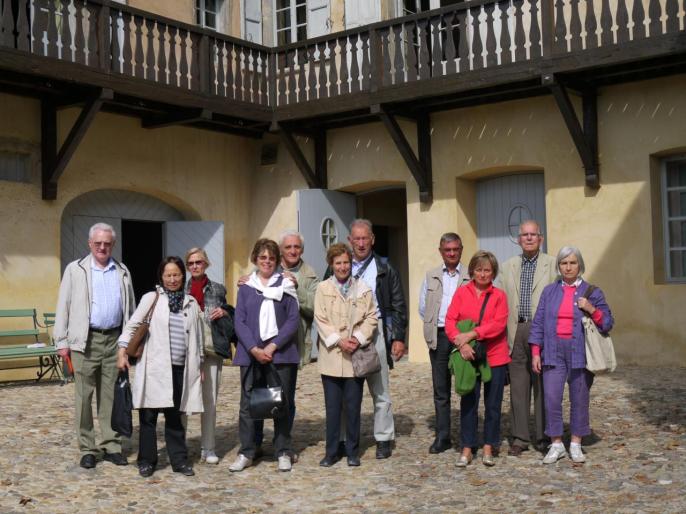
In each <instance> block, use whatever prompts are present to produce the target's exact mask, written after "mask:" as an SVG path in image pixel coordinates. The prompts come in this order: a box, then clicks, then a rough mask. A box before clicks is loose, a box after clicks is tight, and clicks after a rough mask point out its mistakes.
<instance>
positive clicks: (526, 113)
mask: <svg viewBox="0 0 686 514" xmlns="http://www.w3.org/2000/svg"><path fill="white" fill-rule="evenodd" d="M684 90H686V76H683V75H681V76H676V77H669V78H664V79H657V80H651V81H645V82H637V83H632V84H626V85H621V86H614V87H609V88H605V89H602V90H601V91H600V95H599V98H598V102H599V103H598V118H599V147H600V166H601V167H600V169H601V183H602V187H601V188H600V189H599V190H598V191H593V190H589V189H587V188H585V187H584V175H583V168H582V165H581V161H580V159H579V157H578V154H577V152H576V149H575V147H574V145H573V143H572V139H571V137H570V136H569V133H568V131H567V129H566V127H565V125H564V123H563V120H562V117H561V115H560V114H559V111H558V109H557V107H556V105H555V103H554V101H553V99H552V97H540V98H534V99H528V100H519V101H513V102H506V103H498V104H493V105H485V106H481V107H475V108H469V109H460V110H455V111H449V112H443V113H437V114H434V115H433V116H432V128H433V132H432V154H433V155H432V159H433V180H434V201H433V203H432V204H431V205H430V206H427V205H423V204H421V203H419V201H418V190H417V187H416V184H415V183H414V181H413V179H412V178H411V176H410V174H409V171H408V170H407V167H406V166H405V163H404V161H403V160H402V159H401V157H400V155H399V154H398V152H397V150H396V148H395V146H394V145H393V143H392V141H391V140H390V138H389V137H388V135H387V134H386V132H385V131H384V129H383V127H382V126H381V125H380V124H368V125H363V126H356V127H352V128H347V129H340V130H335V131H331V132H329V139H328V151H329V162H328V164H329V169H328V172H329V188H330V189H343V190H349V191H362V190H365V189H372V188H374V187H378V186H381V185H384V184H397V183H399V182H400V183H405V184H407V201H408V204H407V219H408V227H407V230H408V241H409V245H410V248H411V251H410V255H409V281H410V284H409V290H410V294H409V298H408V305H409V312H410V359H411V360H413V361H424V360H427V359H428V353H427V350H426V346H425V344H424V342H423V338H422V335H421V325H420V322H419V316H418V314H417V312H416V311H417V303H418V294H419V293H418V290H419V286H420V284H421V281H422V278H423V275H424V272H425V271H426V270H427V269H429V268H430V267H432V266H435V265H437V264H439V263H440V257H439V255H438V253H437V251H436V247H437V242H438V239H439V238H440V235H441V234H442V233H443V232H446V231H448V230H455V231H457V232H458V233H459V234H460V235H461V236H462V237H463V240H464V245H465V254H464V260H465V262H467V261H468V260H469V257H470V256H471V255H472V253H473V252H474V251H475V250H476V249H477V248H476V244H477V243H476V242H477V231H476V203H475V191H476V188H475V185H476V180H477V179H479V178H484V177H493V176H498V175H502V174H507V173H516V172H523V171H543V172H544V176H545V190H546V210H547V226H548V248H549V249H550V250H549V251H550V252H551V253H553V254H554V253H556V252H557V250H558V249H559V248H560V247H561V246H563V245H566V244H572V245H575V246H578V247H579V248H580V249H581V251H582V253H583V255H584V258H585V261H586V266H587V273H586V278H587V279H588V280H589V281H591V282H593V283H597V284H598V285H599V286H601V287H602V288H603V289H604V290H605V292H606V294H607V296H608V300H609V303H610V306H611V308H612V310H613V313H614V315H615V318H616V326H615V330H614V333H613V336H614V340H615V344H616V350H617V353H618V355H619V359H620V362H624V363H641V362H646V361H647V360H649V361H650V362H651V363H654V364H657V363H659V364H665V365H674V364H678V365H684V364H686V344H684V340H683V333H684V332H685V331H686V320H684V317H683V313H682V310H683V309H682V307H681V306H682V305H683V303H684V301H686V285H683V284H682V285H677V284H671V285H660V284H656V282H655V279H654V276H653V275H654V273H653V264H654V257H653V242H654V240H658V237H657V236H658V235H657V234H656V235H655V237H654V234H653V228H652V225H653V210H654V207H655V206H654V205H653V204H651V190H650V170H651V155H652V154H658V153H665V152H666V153H674V152H679V151H681V152H683V151H684V147H685V146H686V140H685V139H684V135H685V134H686V122H684V116H685V115H686V97H685V96H684V95H683V91H684ZM401 124H402V126H403V128H404V130H405V131H406V135H407V137H408V139H409V140H411V141H415V140H416V138H415V131H414V128H413V127H412V125H411V124H409V123H403V122H401ZM284 166H285V167H286V168H288V167H290V169H292V170H295V166H294V165H293V164H292V162H286V163H284ZM282 172H285V170H282ZM289 183H290V184H291V185H293V186H295V185H296V184H297V181H290V182H289ZM278 205H279V218H284V217H285V218H289V219H291V220H295V219H296V216H297V214H296V213H295V212H293V211H291V212H288V211H289V209H295V204H294V202H291V203H285V202H283V201H280V202H279V204H278ZM391 258H392V256H391Z"/></svg>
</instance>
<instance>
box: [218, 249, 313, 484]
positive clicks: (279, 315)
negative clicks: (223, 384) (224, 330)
mask: <svg viewBox="0 0 686 514" xmlns="http://www.w3.org/2000/svg"><path fill="white" fill-rule="evenodd" d="M250 260H251V262H252V263H253V264H254V265H255V267H256V270H255V271H254V272H253V273H252V274H251V275H250V276H249V278H248V280H247V282H246V283H245V284H244V285H243V286H241V288H240V289H239V290H238V300H237V302H236V313H235V320H234V324H235V328H236V335H237V336H238V347H237V349H236V356H235V357H234V360H233V363H234V364H235V365H238V366H240V367H241V384H243V383H245V381H246V375H247V374H248V372H249V370H251V369H252V368H251V364H253V363H255V362H258V363H260V364H268V363H273V364H274V367H275V368H276V370H277V372H278V373H279V377H280V378H281V385H282V387H283V391H284V394H285V396H286V398H287V401H288V402H289V405H293V402H294V401H295V382H296V379H297V374H298V363H299V362H300V357H299V355H298V346H297V343H296V341H295V336H296V334H297V331H298V325H299V323H300V314H299V310H298V300H297V296H296V291H295V286H294V284H293V282H292V281H291V280H290V279H288V278H284V276H283V275H281V273H277V272H276V266H277V263H278V262H279V261H280V260H281V256H280V253H279V246H278V245H277V244H276V243H275V242H274V241H272V240H270V239H260V240H258V241H257V243H255V247H254V248H253V251H252V253H251V255H250ZM251 378H252V377H247V379H248V380H251ZM249 404H250V391H246V390H245V388H244V387H241V403H240V411H239V418H238V437H239V439H240V443H241V448H240V450H239V453H238V457H237V458H236V460H235V461H234V463H233V464H231V466H229V471H243V470H244V469H245V468H246V467H248V466H250V465H251V464H252V461H253V459H254V458H255V450H256V446H255V423H254V420H253V419H252V418H251V417H250V412H249V409H248V406H249ZM274 453H275V455H276V457H277V460H278V469H279V471H290V470H291V457H290V455H291V423H290V419H289V416H288V414H287V415H285V416H283V417H280V418H275V419H274Z"/></svg>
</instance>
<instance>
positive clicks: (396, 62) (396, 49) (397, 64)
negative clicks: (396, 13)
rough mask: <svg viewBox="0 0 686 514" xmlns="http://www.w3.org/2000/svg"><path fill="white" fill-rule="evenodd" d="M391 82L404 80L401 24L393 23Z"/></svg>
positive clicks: (397, 82)
mask: <svg viewBox="0 0 686 514" xmlns="http://www.w3.org/2000/svg"><path fill="white" fill-rule="evenodd" d="M392 30H393V53H394V56H393V83H394V84H400V83H401V82H404V80H403V79H404V75H405V73H404V71H405V70H404V63H403V47H402V32H403V26H402V24H399V25H393V29H392Z"/></svg>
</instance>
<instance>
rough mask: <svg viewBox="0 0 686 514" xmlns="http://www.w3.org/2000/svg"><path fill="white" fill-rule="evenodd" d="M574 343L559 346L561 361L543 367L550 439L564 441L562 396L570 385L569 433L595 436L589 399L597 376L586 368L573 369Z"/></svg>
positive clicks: (563, 341)
mask: <svg viewBox="0 0 686 514" xmlns="http://www.w3.org/2000/svg"><path fill="white" fill-rule="evenodd" d="M572 344H573V342H572V340H569V339H567V340H565V339H561V340H559V342H558V350H557V361H556V362H555V364H554V365H545V366H543V394H544V397H545V419H546V427H545V433H546V435H548V436H549V437H561V436H562V434H563V432H564V428H563V424H562V396H563V394H564V388H565V382H566V383H567V384H569V404H570V407H569V429H570V432H571V433H572V435H577V436H585V435H589V434H590V433H591V425H590V422H589V408H588V405H589V397H590V392H591V386H592V385H593V373H591V372H589V371H587V370H586V369H585V368H575V369H574V368H572Z"/></svg>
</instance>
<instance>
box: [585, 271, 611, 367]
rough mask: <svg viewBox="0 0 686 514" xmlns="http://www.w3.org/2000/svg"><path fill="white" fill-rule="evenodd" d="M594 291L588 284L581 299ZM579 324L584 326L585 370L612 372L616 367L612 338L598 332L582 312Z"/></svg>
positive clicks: (588, 316) (593, 287)
mask: <svg viewBox="0 0 686 514" xmlns="http://www.w3.org/2000/svg"><path fill="white" fill-rule="evenodd" d="M595 289H596V287H595V286H592V285H591V284H589V285H588V288H587V289H586V292H585V293H584V294H583V298H586V299H587V300H588V297H589V296H591V293H593V291H594V290H595ZM581 322H582V323H583V326H584V340H585V348H586V369H587V370H588V371H590V372H591V373H602V372H604V371H609V372H613V371H614V370H615V368H616V367H617V359H616V357H615V347H614V345H613V344H612V338H610V336H609V335H607V334H603V333H601V332H600V330H599V329H598V326H597V325H596V324H595V323H594V321H593V320H592V319H591V316H590V315H589V314H588V313H586V312H584V317H583V318H582V320H581Z"/></svg>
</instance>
